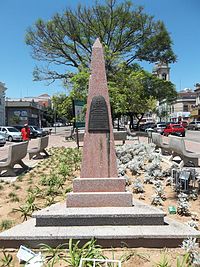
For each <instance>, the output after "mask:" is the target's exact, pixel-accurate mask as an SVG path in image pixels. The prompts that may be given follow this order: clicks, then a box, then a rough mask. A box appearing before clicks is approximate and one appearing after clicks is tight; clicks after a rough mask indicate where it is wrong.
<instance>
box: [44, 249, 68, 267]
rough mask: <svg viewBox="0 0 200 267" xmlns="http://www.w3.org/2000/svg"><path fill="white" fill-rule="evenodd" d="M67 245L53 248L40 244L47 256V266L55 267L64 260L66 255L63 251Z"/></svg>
mask: <svg viewBox="0 0 200 267" xmlns="http://www.w3.org/2000/svg"><path fill="white" fill-rule="evenodd" d="M66 245H67V244H62V245H58V246H57V247H56V248H52V247H51V246H49V245H47V244H40V248H41V249H42V250H43V252H44V253H45V254H47V255H46V257H45V263H47V266H49V267H50V266H52V267H53V266H55V264H56V263H57V262H60V260H62V259H63V258H64V253H63V251H62V249H63V247H65V246H66Z"/></svg>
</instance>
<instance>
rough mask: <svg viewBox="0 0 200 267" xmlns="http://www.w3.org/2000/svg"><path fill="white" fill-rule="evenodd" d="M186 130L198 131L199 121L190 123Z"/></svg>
mask: <svg viewBox="0 0 200 267" xmlns="http://www.w3.org/2000/svg"><path fill="white" fill-rule="evenodd" d="M187 128H188V130H199V129H200V121H192V122H190V123H189V124H188V127H187Z"/></svg>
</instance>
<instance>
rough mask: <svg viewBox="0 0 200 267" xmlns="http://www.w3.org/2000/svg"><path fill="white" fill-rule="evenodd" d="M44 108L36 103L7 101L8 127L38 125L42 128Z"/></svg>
mask: <svg viewBox="0 0 200 267" xmlns="http://www.w3.org/2000/svg"><path fill="white" fill-rule="evenodd" d="M43 113H44V112H43V107H42V106H41V105H39V104H38V103H35V102H34V101H24V100H22V99H21V100H18V99H16V100H13V99H12V100H11V99H8V98H7V99H6V125H9V126H12V125H23V124H25V123H28V124H29V125H36V126H39V127H41V126H42V121H43Z"/></svg>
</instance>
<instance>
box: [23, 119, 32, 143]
mask: <svg viewBox="0 0 200 267" xmlns="http://www.w3.org/2000/svg"><path fill="white" fill-rule="evenodd" d="M30 132H31V130H30V128H29V127H28V124H27V123H25V124H24V127H23V128H22V129H21V134H22V140H23V141H28V140H30Z"/></svg>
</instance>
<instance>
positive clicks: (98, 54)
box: [80, 39, 117, 178]
mask: <svg viewBox="0 0 200 267" xmlns="http://www.w3.org/2000/svg"><path fill="white" fill-rule="evenodd" d="M95 108H96V112H95ZM98 110H99V111H98ZM80 177H82V178H90V177H91V178H94V177H95V178H98V177H100V178H103V177H105V178H109V177H117V165H116V155H115V148H114V136H113V126H112V118H111V110H110V101H109V95H108V88H107V79H106V71H105V62H104V54H103V47H102V45H101V43H100V41H99V39H97V40H96V41H95V43H94V45H93V50H92V59H91V76H90V81H89V91H88V98H87V112H86V127H85V135H84V146H83V160H82V167H81V175H80Z"/></svg>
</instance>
